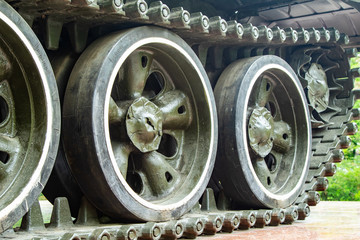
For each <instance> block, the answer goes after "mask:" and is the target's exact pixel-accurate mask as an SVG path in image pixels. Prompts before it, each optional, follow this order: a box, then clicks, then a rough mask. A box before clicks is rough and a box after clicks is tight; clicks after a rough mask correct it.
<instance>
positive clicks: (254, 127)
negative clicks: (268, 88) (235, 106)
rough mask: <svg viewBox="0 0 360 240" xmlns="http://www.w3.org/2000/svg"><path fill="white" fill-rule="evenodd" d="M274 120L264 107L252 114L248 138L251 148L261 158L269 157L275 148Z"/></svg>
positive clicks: (256, 109)
mask: <svg viewBox="0 0 360 240" xmlns="http://www.w3.org/2000/svg"><path fill="white" fill-rule="evenodd" d="M273 135H274V119H273V117H272V116H271V113H270V111H269V110H267V109H266V108H264V107H258V108H255V109H254V111H253V112H252V114H251V116H250V119H249V125H248V136H249V140H250V146H251V148H252V150H254V152H255V153H256V154H258V155H259V156H261V157H265V156H266V155H268V154H269V153H270V151H271V149H272V147H273V141H274V138H273Z"/></svg>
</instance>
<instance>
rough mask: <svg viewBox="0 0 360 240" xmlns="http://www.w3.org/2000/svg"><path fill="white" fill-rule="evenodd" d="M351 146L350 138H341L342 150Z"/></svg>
mask: <svg viewBox="0 0 360 240" xmlns="http://www.w3.org/2000/svg"><path fill="white" fill-rule="evenodd" d="M350 145H351V139H350V137H349V136H341V137H340V148H341V149H346V148H348V147H350Z"/></svg>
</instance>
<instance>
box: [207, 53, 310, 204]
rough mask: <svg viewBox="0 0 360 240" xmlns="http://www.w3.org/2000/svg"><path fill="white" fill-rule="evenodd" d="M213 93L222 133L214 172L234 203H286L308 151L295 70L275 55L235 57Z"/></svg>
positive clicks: (299, 185) (296, 188)
mask: <svg viewBox="0 0 360 240" xmlns="http://www.w3.org/2000/svg"><path fill="white" fill-rule="evenodd" d="M225 91H226V93H225ZM215 97H216V102H217V107H218V109H219V129H221V130H222V131H220V138H219V139H220V140H219V141H220V143H219V152H220V153H219V154H218V159H217V162H216V166H215V174H214V176H216V177H218V178H220V182H221V184H222V186H223V188H224V191H225V192H226V194H227V195H229V196H231V197H232V198H233V200H234V206H236V207H240V208H241V207H259V208H261V207H266V208H278V207H281V208H285V207H287V206H290V205H291V204H292V203H293V202H294V201H295V200H296V198H297V197H298V195H299V193H300V192H301V191H302V190H303V186H304V183H305V178H306V176H307V172H308V166H309V159H310V152H311V151H310V150H311V127H310V121H309V113H308V109H307V103H306V98H305V96H304V93H303V91H302V87H301V84H300V82H299V80H298V79H297V77H296V75H295V73H294V72H293V70H292V69H291V68H290V66H289V65H288V64H287V63H286V62H285V61H284V60H282V59H281V58H279V57H276V56H261V57H254V58H249V59H243V60H239V61H237V62H234V63H233V64H231V65H229V66H228V67H227V68H226V69H225V71H224V72H223V73H222V75H221V76H220V78H219V81H218V83H217V85H216V87H215ZM256 159H257V160H256ZM297 159H298V160H297ZM225 172H226V174H224V173H225Z"/></svg>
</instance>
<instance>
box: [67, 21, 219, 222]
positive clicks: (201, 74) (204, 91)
mask: <svg viewBox="0 0 360 240" xmlns="http://www.w3.org/2000/svg"><path fill="white" fill-rule="evenodd" d="M129 38H130V39H132V41H129V40H128V39H129ZM109 42H110V43H111V45H109V44H108V43H109ZM99 48H104V50H102V51H101V52H102V53H101V54H97V57H96V59H97V61H99V62H101V63H102V64H101V66H99V63H95V62H91V63H90V64H86V63H87V59H88V58H89V57H91V56H92V54H93V53H94V52H95V51H96V50H97V49H99ZM137 49H140V50H141V49H142V50H141V51H143V50H144V49H146V51H148V50H149V49H151V51H153V52H155V55H156V54H158V55H159V56H161V57H159V58H156V57H155V60H154V62H156V64H155V67H157V68H158V69H167V67H168V66H169V65H171V64H173V67H170V68H169V69H171V71H173V70H174V66H175V68H177V69H175V70H176V71H177V73H179V74H180V77H177V78H178V79H181V77H184V79H188V80H189V76H196V78H194V79H192V81H188V80H187V81H185V80H181V81H179V80H176V82H175V83H171V84H172V85H173V86H177V85H176V84H179V83H182V87H183V88H187V89H188V90H186V94H189V95H188V96H189V98H190V100H191V101H190V102H191V104H193V105H191V109H192V110H193V112H192V114H193V118H192V122H191V124H190V126H192V125H194V126H196V131H194V134H193V135H194V136H195V137H194V138H195V141H194V140H193V141H192V142H191V143H194V142H199V144H198V143H197V144H196V147H194V149H195V150H194V151H193V152H191V151H188V152H183V155H185V156H189V155H190V154H193V155H192V156H191V158H190V159H195V160H193V161H194V163H196V164H197V166H193V165H191V164H189V163H187V164H186V161H188V159H186V158H184V159H185V166H186V167H188V173H189V176H188V177H187V178H186V181H185V183H181V186H183V187H182V188H180V187H176V188H173V190H171V191H169V193H165V194H163V195H161V194H160V195H158V196H159V197H158V196H155V197H152V195H145V196H146V197H144V198H143V197H142V195H141V196H140V195H138V194H137V193H136V191H134V190H133V189H132V188H131V186H130V185H128V183H127V181H126V179H125V178H124V177H123V175H122V173H121V170H120V169H119V167H118V163H117V161H116V160H117V155H116V154H114V152H115V151H116V152H118V149H120V150H122V149H133V148H137V149H138V150H137V151H141V150H140V149H139V147H138V146H136V145H135V143H134V141H133V140H131V141H129V142H130V143H131V145H133V146H130V147H125V148H122V146H120V148H117V149H116V150H114V136H116V134H115V135H114V133H115V131H112V130H110V129H109V128H113V127H114V126H113V124H109V121H112V122H113V121H115V122H116V121H117V120H116V118H117V116H116V114H115V115H112V114H114V112H113V110H114V108H115V113H116V112H123V113H124V114H123V117H124V116H125V117H126V116H127V115H129V114H128V113H129V112H130V111H128V109H129V106H131V107H132V108H134V105H136V104H135V102H136V103H137V102H139V101H140V102H141V101H144V102H145V103H146V104H143V105H155V103H151V104H149V102H150V101H149V100H146V99H145V100H144V96H143V97H140V95H141V94H140V95H136V98H134V99H132V100H131V101H130V104H128V105H127V107H126V109H125V111H121V109H120V107H121V106H125V105H126V104H127V103H126V101H125V100H124V101H122V102H125V103H124V104H122V105H121V104H120V105H121V106H120V105H119V107H118V106H117V105H116V103H117V102H119V101H120V102H121V99H120V100H119V99H116V98H114V99H113V96H112V93H113V91H114V90H113V86H114V84H115V83H116V81H117V80H116V77H117V75H118V72H119V70H120V68H121V66H122V65H123V64H126V62H125V61H126V59H127V58H128V57H129V56H130V55H131V54H132V53H133V52H136V50H137ZM114 53H116V54H115V56H112V55H113V54H114ZM103 54H105V55H106V56H103ZM110 55H111V56H110ZM108 56H109V57H108ZM175 56H176V57H175ZM179 59H180V60H179ZM141 63H142V62H141V61H140V62H139V64H141ZM174 63H175V64H174ZM89 65H91V66H89ZM184 66H187V68H186V69H188V70H187V71H185V70H184V69H183V68H184ZM189 66H191V67H189ZM85 68H86V69H87V70H85ZM94 68H95V69H96V70H94ZM80 69H81V71H82V72H87V71H94V74H95V75H96V76H93V74H90V73H89V77H90V78H91V79H90V81H91V85H92V84H94V85H95V86H94V87H93V88H92V89H96V90H92V91H93V92H90V93H88V91H85V90H83V89H84V87H82V86H88V85H89V84H90V83H88V82H87V81H88V80H86V81H85V80H84V82H83V81H82V78H84V79H85V78H88V76H82V74H81V71H79V70H80ZM180 70H181V71H180ZM157 72H158V73H159V74H160V75H167V74H169V73H168V72H166V71H164V72H162V70H161V71H158V70H157ZM136 74H137V75H141V73H138V72H136V73H134V74H133V75H134V76H135V75H136ZM99 76H101V79H103V80H104V81H105V82H104V81H102V80H101V81H100V80H99V78H98V77H99ZM104 76H105V77H104ZM146 76H148V75H146ZM165 77H166V76H165ZM79 78H81V80H79V81H78V79H79ZM173 78H174V79H176V77H173ZM146 79H147V78H146ZM76 81H78V82H80V84H77V82H76ZM129 82H130V83H131V81H129ZM69 83H70V86H69V85H68V89H67V91H66V95H65V103H64V106H69V107H65V108H64V109H65V111H64V115H63V116H65V117H64V124H65V125H67V124H69V127H71V124H70V123H71V122H73V121H79V124H82V123H84V124H82V125H83V126H85V125H88V127H86V128H85V127H83V128H82V129H81V131H82V130H83V129H84V130H83V131H84V132H89V133H90V135H91V136H95V137H94V138H92V139H91V141H92V143H91V145H92V146H93V147H91V148H88V149H89V151H90V153H89V151H84V152H82V153H80V152H77V153H76V156H74V158H70V165H72V163H74V164H73V165H74V166H71V167H72V171H73V172H75V174H74V175H75V177H77V180H78V182H79V184H80V186H81V188H82V190H83V192H84V194H85V195H87V197H88V198H89V199H92V202H94V204H95V205H96V206H97V207H98V208H99V209H100V210H102V211H104V212H105V213H107V214H108V215H110V216H113V217H117V218H120V217H123V218H127V219H130V218H131V219H134V220H139V219H141V220H147V221H161V220H167V219H170V218H173V217H174V216H175V215H176V216H178V217H180V216H181V215H182V214H184V213H185V212H186V211H188V210H189V209H190V208H191V207H192V206H193V205H194V204H195V202H196V201H198V199H199V198H200V197H201V193H202V191H203V190H204V189H205V187H206V185H207V182H208V180H209V178H210V175H211V172H212V169H213V165H214V160H215V153H216V148H215V146H216V140H217V129H216V127H215V126H216V125H217V118H216V110H215V108H214V107H213V106H214V105H215V104H214V98H213V95H212V92H211V87H210V84H209V82H208V79H207V75H206V73H205V70H204V69H203V67H202V65H201V63H200V61H199V60H198V59H197V58H196V55H195V53H194V52H193V51H192V50H191V48H190V47H189V46H188V45H187V44H186V43H185V42H184V41H183V40H182V39H181V38H179V37H178V36H177V35H175V34H173V33H171V32H169V31H167V30H163V29H159V28H154V27H140V28H136V29H131V30H128V31H123V32H120V33H113V34H110V35H109V36H107V37H104V38H102V39H99V40H97V41H96V42H94V43H93V44H92V45H91V46H90V47H89V48H88V49H87V50H86V51H85V52H84V53H83V55H82V56H81V57H80V59H79V61H78V62H77V64H76V66H75V68H74V70H73V72H72V74H71V77H70V81H69ZM144 85H145V83H144ZM69 89H76V90H69ZM97 89H99V90H97ZM174 89H175V90H176V89H177V88H174ZM195 89H196V90H197V91H199V92H200V93H199V92H195ZM180 90H182V89H181V88H180ZM81 92H86V93H85V94H86V95H92V97H91V101H90V102H92V103H93V104H94V105H95V106H94V108H93V109H92V110H91V117H92V123H86V122H84V121H81V120H80V119H84V118H87V119H88V118H89V115H88V114H89V113H90V110H87V109H84V110H81V111H80V112H79V111H78V110H76V109H81V106H82V105H83V103H82V102H84V104H86V103H88V102H89V101H85V100H84V99H82V98H81V97H78V96H79V95H81V94H82V93H81ZM160 92H161V91H160ZM165 92H166V91H165ZM160 95H161V94H160ZM134 96H135V95H134ZM74 98H75V99H77V100H74ZM175 99H176V98H175ZM150 100H154V102H156V104H160V103H159V102H160V100H159V99H157V98H156V97H155V98H154V99H150ZM72 101H77V106H71V102H72ZM187 101H189V100H188V99H187ZM165 102H166V101H165ZM114 103H115V104H114ZM140 105H141V104H140ZM204 106H205V107H204ZM159 108H161V107H159ZM119 109H120V110H119ZM185 109H186V108H185ZM118 110H119V111H118ZM74 111H75V114H78V115H77V117H72V116H74V114H73V112H74ZM176 111H177V110H176ZM77 112H79V113H77ZM140 112H141V111H140ZM143 112H146V111H145V110H143ZM146 113H147V112H146ZM179 113H180V112H179ZM109 114H110V116H109ZM164 115H165V114H164ZM120 118H121V117H120ZM68 119H69V120H68ZM114 119H115V120H114ZM125 119H126V120H128V118H127V117H126V118H125ZM126 120H125V121H124V123H123V126H124V125H125V126H126V127H123V128H122V130H121V131H123V132H126V135H127V130H128V125H127V123H126ZM162 120H164V119H162ZM200 122H201V124H198V123H200ZM166 124H167V122H166V121H165V120H164V129H166V127H165V125H166ZM120 125H121V124H120ZM155 125H156V124H154V126H155ZM180 125H181V124H180ZM156 126H157V125H156ZM87 129H89V130H87ZM121 131H118V132H119V133H120V132H121ZM164 132H165V130H164ZM165 133H166V132H165ZM81 134H88V133H81ZM189 136H190V135H189ZM66 138H69V139H70V138H72V139H73V140H75V141H76V139H78V138H76V137H74V138H73V136H72V135H71V134H67V135H66ZM128 138H130V137H127V138H126V139H128ZM185 138H186V139H187V136H185ZM73 140H70V141H73ZM120 140H121V138H120ZM120 140H118V141H120ZM64 142H65V148H66V149H69V148H70V147H71V146H69V145H67V144H66V142H68V141H67V140H66V139H64ZM187 144H188V143H187ZM160 145H161V144H160ZM155 146H156V144H155ZM200 146H201V147H200ZM178 147H181V145H180V144H179V143H178ZM155 150H157V147H155ZM155 150H154V149H150V150H149V151H150V154H151V153H153V152H155ZM70 151H71V150H70ZM76 151H77V150H75V152H76ZM142 151H143V152H144V153H141V154H142V155H146V154H147V153H146V152H147V150H142ZM128 154H129V153H128ZM141 154H140V155H141ZM84 155H86V158H88V159H89V161H91V162H92V163H91V165H98V166H97V167H96V172H97V173H98V175H99V174H100V175H101V178H102V180H101V181H102V182H103V183H105V185H106V187H104V188H102V189H101V191H102V194H107V195H108V194H110V195H111V198H112V199H113V200H112V202H114V201H115V202H116V203H115V204H114V205H117V206H118V207H116V209H118V210H113V208H112V206H106V205H104V204H101V202H103V200H102V199H101V198H100V197H99V194H100V193H99V194H93V193H94V189H93V190H91V189H92V188H93V187H94V186H90V185H89V181H86V180H85V179H86V178H87V177H86V176H85V175H86V170H82V169H80V168H82V166H83V164H86V165H87V164H88V163H87V162H86V161H85V160H81V161H83V163H82V164H81V163H79V162H76V160H75V158H79V157H81V156H84ZM120 156H122V155H121V154H120ZM147 157H148V156H147ZM150 157H151V156H150ZM82 158H84V157H82ZM187 158H188V157H187ZM98 159H103V160H102V161H99V160H98ZM104 159H105V160H106V161H105V160H104ZM120 159H121V158H120ZM124 159H128V155H127V156H126V157H125V158H124ZM151 161H153V159H152V160H151ZM151 161H150V162H151ZM161 161H162V163H163V162H165V161H166V160H160V162H161ZM147 163H148V162H147ZM75 165H77V166H75ZM120 165H121V164H120V163H119V166H120ZM158 165H159V164H158ZM144 166H145V164H144ZM91 169H94V168H91ZM162 169H163V168H162ZM89 170H90V169H89ZM159 171H161V169H160V170H159ZM125 172H127V171H125ZM169 172H170V171H169ZM170 173H171V172H170ZM79 175H84V178H80V177H78V176H79ZM184 175H186V174H184ZM160 176H165V175H163V174H161V175H160ZM191 178H192V179H193V181H191V180H189V179H191ZM194 179H195V180H194ZM89 180H90V179H89ZM156 180H157V179H155V181H156ZM179 182H181V181H179ZM109 183H111V184H109ZM155 184H157V183H156V182H155ZM179 185H180V184H179ZM100 186H101V185H100V184H99V185H98V188H99V187H100ZM177 186H178V185H177ZM187 186H189V187H187ZM190 186H191V188H190ZM149 187H150V186H149ZM98 188H96V190H97V191H99V189H98ZM165 190H167V189H165ZM110 195H109V196H110ZM149 196H150V197H149ZM109 198H110V197H109ZM96 203H98V204H96ZM125 212H126V214H125Z"/></svg>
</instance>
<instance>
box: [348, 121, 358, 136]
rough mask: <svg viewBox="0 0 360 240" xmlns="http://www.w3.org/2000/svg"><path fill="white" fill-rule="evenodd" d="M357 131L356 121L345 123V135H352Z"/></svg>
mask: <svg viewBox="0 0 360 240" xmlns="http://www.w3.org/2000/svg"><path fill="white" fill-rule="evenodd" d="M357 131H358V126H357V124H356V123H354V122H350V123H348V124H346V134H347V135H354V134H356V133H357Z"/></svg>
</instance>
